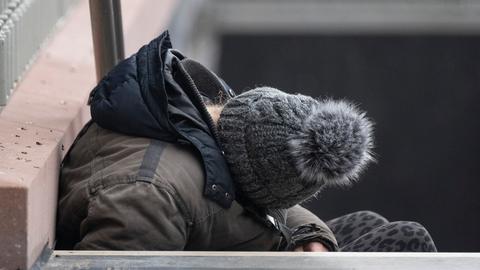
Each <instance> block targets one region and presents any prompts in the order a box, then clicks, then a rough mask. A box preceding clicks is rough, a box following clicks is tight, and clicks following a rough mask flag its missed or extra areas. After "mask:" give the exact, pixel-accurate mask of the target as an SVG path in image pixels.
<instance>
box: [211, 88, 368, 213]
mask: <svg viewBox="0 0 480 270" xmlns="http://www.w3.org/2000/svg"><path fill="white" fill-rule="evenodd" d="M218 131H219V139H220V143H221V146H222V148H223V150H224V153H225V158H226V160H227V162H228V164H229V166H230V169H231V173H232V175H233V179H234V181H235V185H236V187H237V189H239V191H240V195H241V196H242V197H244V198H246V199H248V200H249V201H250V202H252V203H253V204H255V205H256V206H258V207H262V208H268V209H274V208H288V207H291V206H293V205H295V204H298V203H300V202H302V201H304V200H306V199H308V198H310V197H311V196H313V195H315V194H316V193H317V192H319V191H320V189H321V188H322V187H323V186H325V185H335V184H339V185H346V184H349V183H351V182H353V181H354V180H355V179H357V177H358V174H359V173H360V172H361V171H362V169H363V168H364V167H365V165H366V164H367V163H368V162H369V161H371V160H372V155H371V149H372V146H373V142H372V135H371V134H372V124H371V122H370V121H369V120H368V119H367V118H366V117H365V114H364V113H362V112H359V111H358V110H357V109H356V107H355V106H353V105H351V104H349V103H347V102H345V101H332V100H324V101H319V100H316V99H313V98H311V97H308V96H304V95H291V94H287V93H284V92H282V91H280V90H277V89H274V88H270V87H262V88H257V89H253V90H250V91H247V92H245V93H243V94H241V95H238V96H236V97H234V98H232V99H230V100H229V101H228V102H227V103H226V104H225V107H224V108H223V110H222V113H221V115H220V118H219V120H218Z"/></svg>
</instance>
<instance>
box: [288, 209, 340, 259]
mask: <svg viewBox="0 0 480 270" xmlns="http://www.w3.org/2000/svg"><path fill="white" fill-rule="evenodd" d="M287 226H288V227H289V228H290V229H291V230H292V231H293V236H294V237H295V238H296V239H297V240H298V241H297V243H298V244H297V246H299V245H301V244H303V243H305V242H320V243H322V244H324V245H325V246H326V247H327V248H328V249H329V250H330V251H336V250H338V244H337V240H336V239H335V235H334V234H333V232H332V231H331V230H330V228H328V226H327V225H326V224H325V223H324V222H323V221H322V220H321V219H319V218H318V217H317V216H316V215H314V214H313V213H312V212H310V211H308V210H307V209H305V208H303V207H301V206H300V205H295V206H293V207H291V208H290V209H288V212H287Z"/></svg>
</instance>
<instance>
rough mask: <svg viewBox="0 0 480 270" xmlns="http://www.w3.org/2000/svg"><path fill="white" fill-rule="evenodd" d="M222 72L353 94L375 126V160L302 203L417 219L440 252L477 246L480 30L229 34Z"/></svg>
mask: <svg viewBox="0 0 480 270" xmlns="http://www.w3.org/2000/svg"><path fill="white" fill-rule="evenodd" d="M221 45H222V52H221V57H220V73H221V76H222V77H223V78H224V79H225V80H226V81H227V82H228V83H229V84H230V86H231V87H232V88H233V89H235V90H236V92H237V93H239V92H241V91H243V90H246V89H249V88H252V87H254V86H260V85H268V86H273V87H276V88H279V89H281V90H284V91H286V92H291V93H297V92H298V93H303V94H307V95H312V96H329V97H334V98H345V99H348V100H352V101H355V102H356V103H357V104H359V105H360V107H361V108H362V109H364V110H366V111H367V112H368V116H369V117H370V118H371V119H373V120H374V122H375V123H376V124H375V128H376V130H375V143H376V147H375V152H376V156H377V159H378V163H377V164H373V165H371V166H370V167H369V168H368V169H367V171H366V172H365V173H364V174H363V175H362V176H361V178H360V182H359V183H357V184H356V185H355V186H353V187H352V188H349V189H343V190H341V189H333V188H332V189H328V190H325V191H324V192H323V193H322V194H321V195H320V197H319V199H318V200H314V201H312V202H309V203H307V204H306V206H307V207H308V208H310V209H312V210H313V211H314V212H315V213H316V214H317V215H319V216H320V217H321V218H322V219H324V220H328V219H330V218H334V217H336V216H339V215H343V214H346V213H349V212H353V211H357V210H365V209H368V210H373V211H377V212H379V213H381V214H383V215H384V216H385V217H387V218H388V219H389V220H391V221H394V220H415V221H418V222H420V223H422V224H423V225H424V226H426V227H427V229H428V230H429V231H430V233H431V235H432V236H433V239H434V240H435V242H436V244H437V247H438V248H439V250H440V251H476V252H478V251H480V198H479V197H478V193H479V192H480V177H479V176H478V174H479V172H478V168H479V166H478V165H480V162H479V161H480V143H479V139H480V121H479V117H478V116H479V113H480V106H478V102H479V97H480V88H479V86H480V37H477V36H452V35H449V36H434V35H429V36H425V35H418V36H415V35H390V36H388V35H378V36H375V35H331V36H328V35H327V36H326V35H299V36H292V35H225V36H223V38H222V43H221Z"/></svg>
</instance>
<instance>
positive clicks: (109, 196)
mask: <svg viewBox="0 0 480 270" xmlns="http://www.w3.org/2000/svg"><path fill="white" fill-rule="evenodd" d="M173 194H174V193H173V192H172V190H170V189H169V188H167V187H165V188H164V187H158V186H156V185H154V184H151V183H147V182H134V183H128V184H117V185H114V186H111V187H108V188H105V189H102V190H100V191H98V192H97V193H96V195H95V196H94V197H92V199H91V201H90V205H89V209H88V216H87V218H86V219H85V220H84V221H83V222H82V223H81V226H80V234H81V239H82V240H81V241H80V242H79V243H77V244H76V245H75V249H84V250H85V249H90V250H107V249H108V250H183V248H184V247H185V245H186V239H187V237H188V236H187V233H188V231H187V225H186V224H187V222H188V221H187V219H186V218H185V217H184V215H183V214H184V213H183V212H182V209H183V208H182V207H181V204H180V203H179V202H178V201H177V200H176V199H175V198H176V196H174V195H173Z"/></svg>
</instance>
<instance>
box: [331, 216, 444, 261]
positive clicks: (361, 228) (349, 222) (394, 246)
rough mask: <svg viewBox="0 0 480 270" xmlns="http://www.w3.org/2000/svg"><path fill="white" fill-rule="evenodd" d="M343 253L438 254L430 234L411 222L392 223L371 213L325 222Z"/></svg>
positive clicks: (419, 225)
mask: <svg viewBox="0 0 480 270" xmlns="http://www.w3.org/2000/svg"><path fill="white" fill-rule="evenodd" d="M326 223H327V225H328V227H330V229H331V230H332V231H333V233H334V234H335V237H336V238H337V242H338V245H339V247H340V251H353V252H368V251H371V252H436V251H437V248H436V247H435V244H434V243H433V240H432V237H431V236H430V234H429V233H428V231H427V230H426V229H425V228H424V227H423V226H422V225H421V224H419V223H417V222H411V221H396V222H389V221H388V220H387V219H386V218H384V217H382V216H381V215H379V214H377V213H375V212H372V211H359V212H355V213H351V214H347V215H344V216H341V217H338V218H335V219H332V220H329V221H327V222H326Z"/></svg>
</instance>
